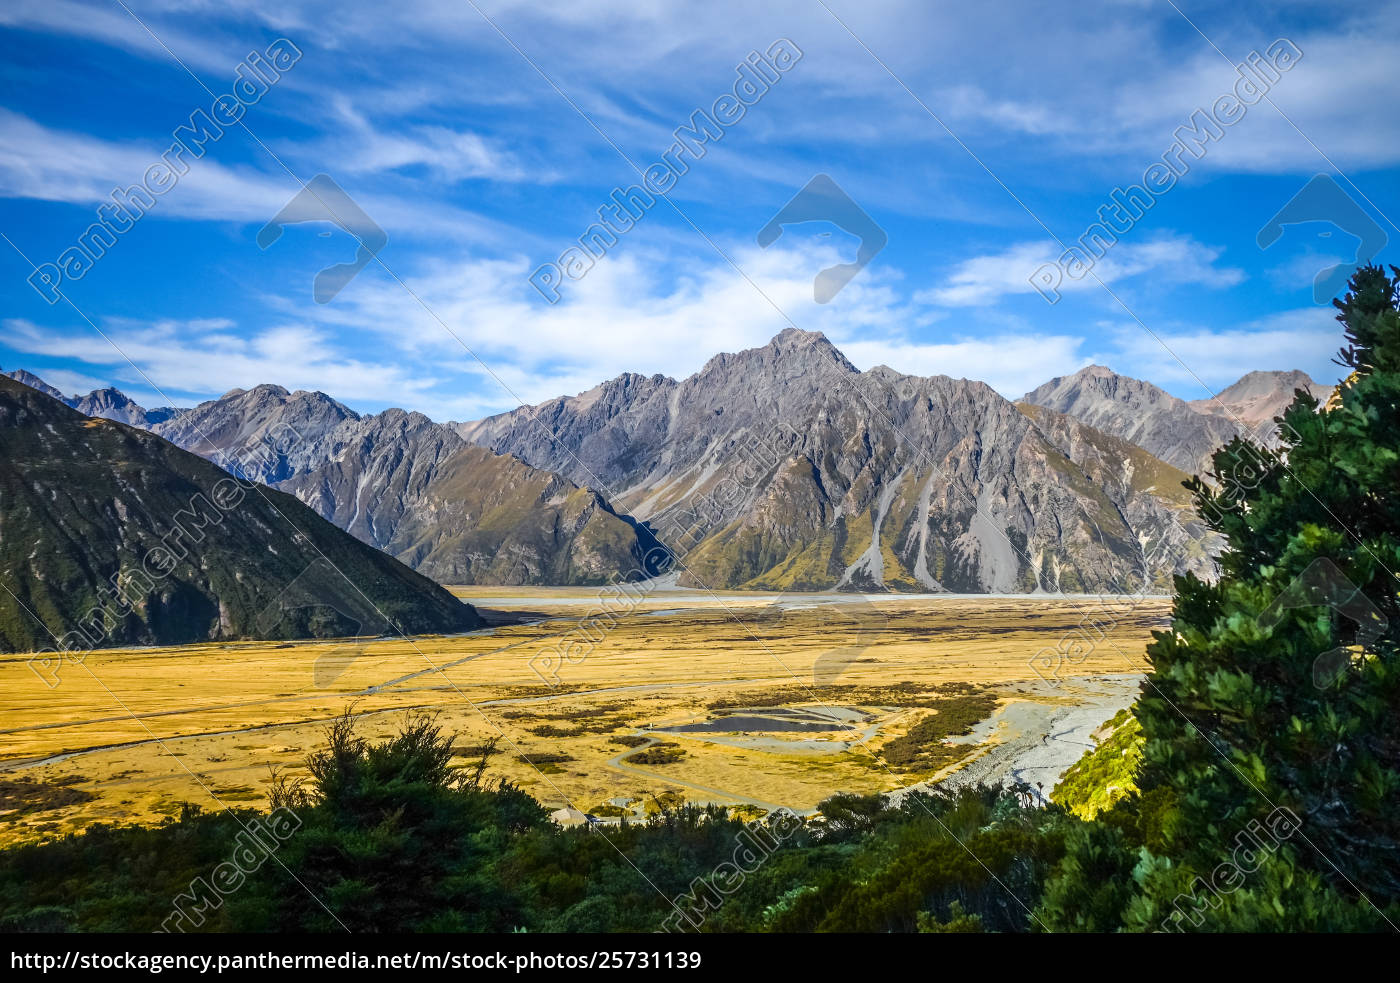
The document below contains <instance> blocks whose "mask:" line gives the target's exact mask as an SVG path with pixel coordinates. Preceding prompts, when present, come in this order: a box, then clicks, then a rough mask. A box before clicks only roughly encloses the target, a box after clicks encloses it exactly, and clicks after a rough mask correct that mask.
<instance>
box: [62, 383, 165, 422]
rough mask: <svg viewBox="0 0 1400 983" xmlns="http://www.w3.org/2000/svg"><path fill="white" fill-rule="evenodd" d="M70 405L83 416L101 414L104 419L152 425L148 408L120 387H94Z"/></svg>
mask: <svg viewBox="0 0 1400 983" xmlns="http://www.w3.org/2000/svg"><path fill="white" fill-rule="evenodd" d="M69 405H70V406H72V407H73V409H75V410H77V411H78V412H79V413H81V414H83V416H99V417H101V418H102V419H104V420H115V421H116V422H117V423H125V424H128V425H130V426H133V427H141V428H142V429H147V428H149V426H150V421H149V417H148V416H147V414H146V410H145V409H144V408H143V407H141V406H138V405H137V404H136V401H135V400H133V399H131V398H130V397H129V396H127V395H126V393H124V392H122V391H121V390H120V389H112V388H110V387H109V388H107V389H94V390H93V391H92V392H90V393H88V394H87V395H86V396H83V397H82V398H80V399H77V400H74V401H73V402H71V403H69Z"/></svg>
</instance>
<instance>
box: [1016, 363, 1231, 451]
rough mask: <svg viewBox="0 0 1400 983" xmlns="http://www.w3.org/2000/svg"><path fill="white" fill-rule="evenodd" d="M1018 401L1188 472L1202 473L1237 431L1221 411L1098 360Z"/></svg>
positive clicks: (1059, 377)
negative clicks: (1066, 417)
mask: <svg viewBox="0 0 1400 983" xmlns="http://www.w3.org/2000/svg"><path fill="white" fill-rule="evenodd" d="M1022 401H1023V402H1026V403H1032V404H1034V405H1036V406H1044V407H1046V408H1048V409H1052V410H1055V411H1056V412H1059V413H1065V414H1068V415H1069V416H1072V417H1074V418H1075V419H1077V420H1079V421H1080V422H1082V423H1087V424H1088V425H1089V426H1091V427H1094V428H1095V429H1098V430H1102V431H1103V432H1104V433H1107V434H1111V435H1113V436H1115V437H1121V438H1123V439H1124V440H1127V441H1130V442H1131V443H1134V444H1136V445H1137V446H1139V447H1141V448H1143V449H1144V450H1146V451H1147V452H1148V453H1149V454H1152V455H1153V456H1154V457H1158V458H1161V459H1162V460H1163V461H1165V462H1167V463H1168V464H1170V465H1172V466H1173V467H1176V468H1180V469H1181V470H1182V471H1186V472H1188V473H1191V474H1205V473H1207V471H1209V469H1210V458H1211V454H1212V453H1213V452H1214V451H1215V449H1216V448H1217V447H1220V446H1222V445H1223V444H1225V443H1227V442H1228V441H1229V440H1230V438H1232V437H1234V436H1235V435H1237V434H1238V433H1240V428H1239V427H1238V426H1237V425H1236V424H1235V423H1234V422H1233V421H1231V420H1230V419H1228V418H1227V417H1225V416H1223V415H1221V416H1216V415H1214V414H1211V413H1202V412H1200V411H1199V410H1198V409H1196V408H1195V407H1193V406H1192V405H1191V404H1190V403H1187V402H1186V401H1185V400H1183V399H1178V398H1177V397H1175V396H1173V395H1171V394H1170V393H1168V392H1166V391H1165V390H1162V389H1159V388H1157V387H1156V386H1154V385H1152V383H1150V382H1143V381H1142V380H1141V379H1133V378H1131V377H1129V376H1125V375H1119V374H1118V373H1116V372H1114V371H1112V370H1111V369H1107V368H1104V367H1103V366H1102V365H1091V366H1088V367H1087V368H1083V369H1080V370H1079V371H1078V372H1076V373H1074V374H1073V375H1067V376H1058V377H1056V378H1054V379H1051V380H1050V381H1049V382H1047V383H1045V384H1044V385H1043V386H1040V387H1039V388H1037V389H1034V390H1032V391H1031V392H1029V393H1027V394H1026V395H1025V397H1024V399H1023V400H1022Z"/></svg>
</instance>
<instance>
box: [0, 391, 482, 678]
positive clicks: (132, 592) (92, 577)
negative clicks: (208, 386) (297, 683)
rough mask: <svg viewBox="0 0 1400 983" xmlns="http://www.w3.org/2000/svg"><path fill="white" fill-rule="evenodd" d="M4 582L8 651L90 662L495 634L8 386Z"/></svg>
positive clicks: (381, 558) (277, 516) (311, 523)
mask: <svg viewBox="0 0 1400 983" xmlns="http://www.w3.org/2000/svg"><path fill="white" fill-rule="evenodd" d="M341 574H343V575H344V577H343V578H342V577H341ZM113 578H116V579H115V580H114V579H113ZM347 579H348V583H347ZM0 580H3V582H4V584H5V586H6V588H7V590H6V592H5V593H4V594H0V648H3V649H5V650H32V649H37V648H42V647H46V646H51V645H53V644H54V638H55V636H57V637H61V638H63V639H64V640H65V644H71V645H73V646H76V647H78V648H84V649H85V648H87V647H92V646H93V645H116V644H167V643H176V642H189V641H198V640H204V639H223V638H250V637H261V638H300V637H331V636H339V635H345V634H352V633H363V634H378V633H381V632H383V631H386V630H389V628H390V626H389V625H388V624H387V623H385V622H384V620H383V618H382V617H380V614H379V612H382V615H383V617H387V618H388V619H389V620H390V621H391V622H393V623H394V624H395V625H397V626H399V628H401V629H402V630H403V631H405V632H409V633H415V632H440V631H461V630H467V629H470V628H474V627H477V626H479V625H480V623H481V620H480V618H479V616H478V615H477V614H476V612H475V611H474V610H473V609H472V608H470V607H469V606H467V605H463V604H462V603H461V602H459V601H457V600H456V599H455V598H453V597H452V596H451V595H450V594H448V593H447V592H446V591H444V590H442V589H441V588H440V587H438V586H436V585H435V584H433V583H431V582H430V581H428V580H427V579H426V578H424V577H422V576H420V575H418V574H416V573H414V572H412V571H411V570H409V569H408V568H407V567H405V566H403V565H402V564H400V563H398V562H397V561H395V560H393V559H391V558H389V557H388V556H385V555H384V554H383V553H380V552H379V551H377V550H374V549H372V548H370V547H367V546H365V545H363V544H362V543H360V542H358V541H357V540H355V539H354V538H352V537H350V536H347V535H345V534H344V533H342V532H341V531H340V530H338V529H336V528H335V527H334V526H332V525H331V524H330V523H328V522H326V521H324V520H323V519H321V518H320V517H319V516H317V515H316V514H315V513H314V512H313V511H312V510H311V509H309V508H307V507H306V506H304V505H302V504H301V503H300V502H298V501H297V500H296V499H295V498H293V497H292V496H290V495H286V494H283V493H281V492H277V491H273V490H270V489H254V488H249V487H247V486H241V485H239V483H237V482H235V481H234V480H233V479H232V478H230V477H229V476H228V475H227V474H226V473H225V472H223V471H222V470H220V469H219V468H217V467H215V466H214V465H213V464H211V463H209V462H208V461H206V460H204V459H203V458H200V457H197V456H195V455H193V454H190V453H187V452H185V451H183V450H180V449H179V448H177V447H175V446H173V445H172V444H170V443H168V442H166V441H165V440H162V439H161V438H159V437H157V436H155V435H154V434H152V433H150V432H148V431H144V430H139V429H136V428H133V427H129V426H125V425H122V424H119V423H115V422H112V421H108V420H104V419H100V418H89V417H84V416H82V415H81V414H79V413H77V412H75V411H74V410H71V409H68V408H67V407H64V406H63V405H61V404H60V403H59V402H57V401H56V400H54V399H51V398H50V397H48V396H46V395H43V394H42V393H40V392H38V391H36V390H34V389H30V388H28V387H26V386H23V385H20V384H18V383H15V382H13V381H10V380H0ZM113 583H117V584H119V585H120V588H121V589H120V591H116V590H113V589H112V587H111V584H113ZM361 592H362V593H361ZM376 609H377V610H376ZM102 611H106V612H107V614H106V615H103V614H101V613H100V612H102ZM40 622H42V624H41V623H40Z"/></svg>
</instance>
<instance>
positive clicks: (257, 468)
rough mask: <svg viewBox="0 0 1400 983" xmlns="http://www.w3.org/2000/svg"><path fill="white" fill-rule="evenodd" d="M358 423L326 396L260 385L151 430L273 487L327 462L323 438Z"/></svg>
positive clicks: (353, 415) (210, 402) (355, 415)
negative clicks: (346, 422) (352, 423)
mask: <svg viewBox="0 0 1400 983" xmlns="http://www.w3.org/2000/svg"><path fill="white" fill-rule="evenodd" d="M359 418H360V417H359V414H358V413H356V412H355V411H354V410H352V409H350V408H349V407H348V406H345V405H343V404H341V403H338V402H336V401H335V400H333V399H331V398H330V397H329V396H327V395H326V394H325V393H319V392H306V391H305V390H297V391H296V392H294V393H289V392H287V390H285V389H283V388H282V387H281V386H272V385H262V386H255V387H254V388H252V389H248V390H243V389H235V390H232V391H230V392H228V393H225V394H224V395H223V396H220V397H219V398H218V399H211V400H208V401H206V402H203V403H200V404H199V405H198V406H196V407H195V408H194V409H192V410H190V411H189V412H187V413H182V414H180V415H179V416H177V417H175V418H174V419H171V420H167V421H165V422H164V423H160V424H157V425H156V426H154V427H153V428H152V430H154V432H155V433H157V434H159V435H160V436H162V437H164V438H165V439H166V440H168V441H170V442H171V443H172V444H175V445H176V446H177V447H183V448H184V449H185V450H187V451H193V452H194V453H196V454H198V455H200V456H201V457H207V458H209V459H210V460H212V461H214V462H215V463H216V464H219V465H220V466H222V467H224V468H226V469H228V470H237V471H239V472H240V473H242V474H243V475H245V476H246V477H248V478H251V479H253V480H254V481H261V482H263V483H264V484H272V483H273V482H276V481H281V480H283V479H285V478H290V477H291V476H292V475H294V474H298V473H300V472H302V471H305V470H308V469H310V468H311V467H314V466H316V465H319V464H321V463H322V462H323V461H325V460H326V456H325V454H324V451H323V450H322V449H321V441H322V439H323V438H324V437H326V436H327V435H328V434H329V433H330V432H331V431H332V430H334V429H335V428H336V427H337V426H339V425H340V424H341V423H344V422H345V421H347V420H350V421H354V420H358V419H359Z"/></svg>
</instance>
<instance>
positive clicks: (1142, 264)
mask: <svg viewBox="0 0 1400 983" xmlns="http://www.w3.org/2000/svg"><path fill="white" fill-rule="evenodd" d="M1061 252H1062V250H1061V249H1060V247H1059V246H1058V245H1057V244H1056V243H1054V242H1052V241H1049V240H1046V241H1043V242H1027V243H1019V244H1017V245H1014V246H1011V247H1010V248H1008V249H1006V250H1003V251H1001V252H998V253H989V254H985V255H981V256H972V257H970V258H968V259H965V260H963V261H962V262H960V263H958V264H957V265H956V266H955V267H954V268H953V270H952V271H951V272H950V273H949V274H948V275H947V276H946V278H945V279H944V280H943V283H942V284H941V285H940V286H937V287H933V288H931V289H929V290H926V291H922V292H921V293H919V294H918V295H917V298H916V299H918V300H920V301H922V302H926V303H931V304H939V305H944V306H948V307H966V306H972V305H981V304H989V303H995V302H996V301H997V300H998V299H1000V298H1002V297H1005V296H1007V295H1012V294H1029V293H1035V292H1036V288H1035V286H1034V285H1033V284H1032V283H1031V275H1032V274H1033V273H1034V272H1035V271H1036V270H1038V269H1040V268H1041V266H1042V265H1044V264H1053V263H1054V262H1055V261H1056V258H1057V257H1058V256H1059V255H1060V253H1061ZM1222 252H1223V250H1221V249H1219V248H1217V247H1214V246H1207V245H1204V244H1202V243H1199V242H1197V241H1196V240H1195V239H1193V238H1191V237H1190V236H1187V235H1182V234H1179V233H1159V234H1157V235H1155V236H1153V237H1152V238H1149V239H1148V240H1146V241H1145V242H1137V243H1135V242H1125V241H1120V242H1119V243H1118V244H1116V245H1114V246H1113V247H1112V248H1111V249H1110V250H1109V251H1108V252H1107V253H1106V254H1105V255H1104V257H1103V258H1102V259H1099V260H1098V261H1097V262H1096V263H1095V264H1094V266H1093V274H1094V275H1089V274H1087V273H1086V274H1085V275H1084V276H1082V277H1080V278H1079V279H1077V280H1076V279H1071V278H1070V277H1069V276H1067V275H1066V276H1064V277H1063V278H1062V280H1061V282H1060V283H1059V284H1058V286H1057V288H1056V289H1057V290H1058V291H1059V292H1060V293H1061V294H1065V293H1074V292H1083V291H1102V290H1103V284H1112V283H1116V282H1118V281H1120V280H1128V279H1131V278H1133V277H1137V276H1141V275H1142V274H1145V273H1151V274H1152V278H1153V280H1154V281H1155V282H1156V283H1158V284H1172V285H1180V284H1199V285H1201V286H1205V287H1214V288H1221V287H1230V286H1234V285H1235V284H1237V283H1239V282H1241V281H1242V280H1243V279H1244V276H1245V274H1244V271H1243V270H1240V269H1238V268H1235V267H1225V266H1217V265H1216V260H1218V259H1219V258H1220V256H1221V253H1222ZM1095 276H1097V277H1098V279H1097V280H1096V279H1095V278H1094V277H1095ZM1100 281H1102V283H1100Z"/></svg>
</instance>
